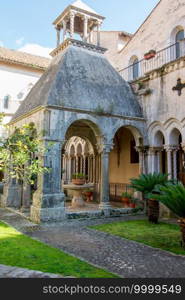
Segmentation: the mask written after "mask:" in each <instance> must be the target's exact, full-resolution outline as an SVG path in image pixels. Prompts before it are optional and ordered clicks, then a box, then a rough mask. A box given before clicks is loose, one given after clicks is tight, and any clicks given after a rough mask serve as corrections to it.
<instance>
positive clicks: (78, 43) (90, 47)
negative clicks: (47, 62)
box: [50, 38, 107, 57]
mask: <svg viewBox="0 0 185 300" xmlns="http://www.w3.org/2000/svg"><path fill="white" fill-rule="evenodd" d="M70 45H73V46H76V47H80V48H84V49H87V50H90V51H94V52H98V53H102V54H104V53H105V52H106V51H107V49H106V48H102V47H100V46H96V45H92V44H89V43H86V42H82V41H78V40H74V39H70V38H69V39H66V40H65V41H64V42H63V43H62V44H60V45H59V46H58V47H57V48H56V49H54V50H53V51H52V52H51V53H50V55H51V56H52V57H54V56H56V55H57V54H58V53H59V52H61V51H63V50H64V49H66V48H67V47H68V46H70Z"/></svg>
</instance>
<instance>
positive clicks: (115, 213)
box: [66, 208, 133, 219]
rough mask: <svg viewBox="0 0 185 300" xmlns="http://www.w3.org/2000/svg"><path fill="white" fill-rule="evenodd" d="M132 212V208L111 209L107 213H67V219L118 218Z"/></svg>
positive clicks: (98, 211) (99, 211)
mask: <svg viewBox="0 0 185 300" xmlns="http://www.w3.org/2000/svg"><path fill="white" fill-rule="evenodd" d="M132 212H133V209H132V208H115V209H113V208H111V209H110V210H109V211H106V212H104V211H103V210H96V211H83V212H67V213H66V218H67V219H97V218H107V217H120V216H122V215H127V214H130V213H132Z"/></svg>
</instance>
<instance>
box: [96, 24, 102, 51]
mask: <svg viewBox="0 0 185 300" xmlns="http://www.w3.org/2000/svg"><path fill="white" fill-rule="evenodd" d="M101 24H102V23H101V22H100V21H98V25H97V46H100V28H101Z"/></svg>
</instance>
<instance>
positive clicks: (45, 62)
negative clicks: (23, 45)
mask: <svg viewBox="0 0 185 300" xmlns="http://www.w3.org/2000/svg"><path fill="white" fill-rule="evenodd" d="M1 61H2V62H6V63H10V64H19V65H24V66H27V67H30V68H35V69H41V70H45V69H46V68H47V67H48V66H49V64H50V62H51V60H50V59H49V58H45V57H42V56H36V55H32V54H28V53H25V52H21V51H16V50H11V49H7V48H4V47H0V62H1Z"/></svg>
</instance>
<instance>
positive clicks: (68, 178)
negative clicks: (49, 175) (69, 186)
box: [67, 157, 72, 183]
mask: <svg viewBox="0 0 185 300" xmlns="http://www.w3.org/2000/svg"><path fill="white" fill-rule="evenodd" d="M67 167H68V177H67V181H68V183H69V182H71V175H72V174H71V173H72V172H71V157H69V158H68V166H67Z"/></svg>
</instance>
